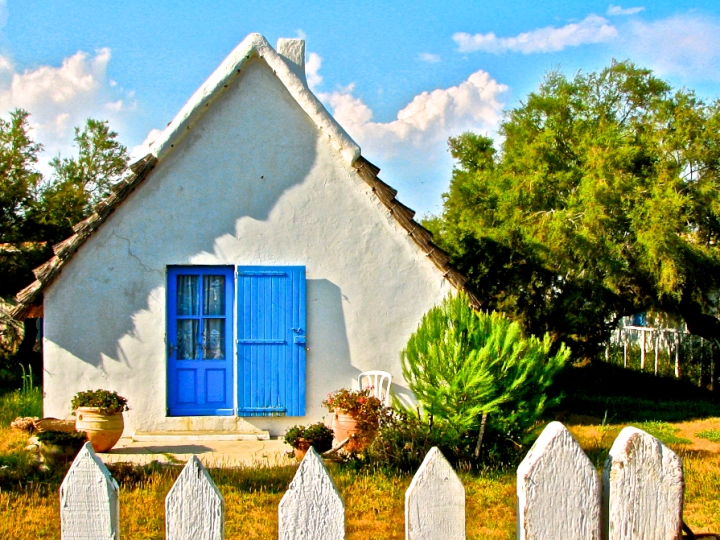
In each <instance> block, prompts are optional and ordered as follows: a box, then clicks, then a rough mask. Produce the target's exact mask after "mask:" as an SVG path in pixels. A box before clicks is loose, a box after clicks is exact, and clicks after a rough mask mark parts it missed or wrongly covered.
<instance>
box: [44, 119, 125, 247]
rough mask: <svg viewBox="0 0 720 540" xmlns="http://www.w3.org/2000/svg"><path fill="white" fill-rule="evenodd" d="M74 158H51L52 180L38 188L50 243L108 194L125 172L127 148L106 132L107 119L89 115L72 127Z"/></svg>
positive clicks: (66, 234) (62, 234)
mask: <svg viewBox="0 0 720 540" xmlns="http://www.w3.org/2000/svg"><path fill="white" fill-rule="evenodd" d="M75 144H76V146H77V148H78V155H77V157H75V158H61V157H60V156H58V157H56V158H54V159H53V160H52V161H51V162H50V165H51V167H52V168H53V170H54V174H53V178H52V180H51V181H50V182H49V183H48V184H47V185H46V186H45V188H44V189H43V190H42V193H41V197H40V205H41V211H40V215H39V220H40V221H41V222H42V223H43V224H44V225H45V226H46V235H47V236H48V237H49V238H51V239H52V241H53V242H57V241H59V240H62V239H63V238H64V237H66V236H68V235H69V234H70V231H71V227H72V225H74V224H75V223H77V222H79V221H81V220H83V219H84V218H85V217H87V216H88V215H89V214H90V212H91V211H92V207H93V206H94V205H95V204H96V203H97V202H99V201H100V200H102V199H103V198H105V197H106V196H107V195H109V193H110V187H111V186H112V185H113V184H115V183H116V182H118V181H119V180H121V179H122V177H123V176H124V175H125V173H126V171H127V166H128V161H129V159H130V158H129V156H128V153H127V148H125V147H124V146H123V145H122V144H120V143H119V142H118V140H117V133H116V132H114V131H110V127H109V125H108V122H107V121H101V120H93V119H92V118H89V119H88V120H87V122H86V124H85V127H84V128H83V129H82V130H81V129H80V128H75Z"/></svg>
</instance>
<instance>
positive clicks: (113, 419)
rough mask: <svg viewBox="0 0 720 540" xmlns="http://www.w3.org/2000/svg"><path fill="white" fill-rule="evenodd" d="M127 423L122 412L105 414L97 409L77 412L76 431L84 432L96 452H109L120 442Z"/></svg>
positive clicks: (89, 408) (82, 409)
mask: <svg viewBox="0 0 720 540" xmlns="http://www.w3.org/2000/svg"><path fill="white" fill-rule="evenodd" d="M124 428H125V422H124V421H123V414H122V413H121V412H119V413H115V414H103V413H101V412H100V409H98V408H97V407H78V408H77V409H76V410H75V429H76V430H78V431H84V432H85V433H86V434H87V438H88V441H90V443H91V444H92V446H93V450H95V451H96V452H107V451H108V450H110V449H111V448H112V447H113V446H115V443H117V442H118V441H119V440H120V437H121V436H122V433H123V429H124Z"/></svg>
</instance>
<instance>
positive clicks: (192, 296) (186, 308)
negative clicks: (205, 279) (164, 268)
mask: <svg viewBox="0 0 720 540" xmlns="http://www.w3.org/2000/svg"><path fill="white" fill-rule="evenodd" d="M177 314H178V315H197V314H198V276H178V277H177Z"/></svg>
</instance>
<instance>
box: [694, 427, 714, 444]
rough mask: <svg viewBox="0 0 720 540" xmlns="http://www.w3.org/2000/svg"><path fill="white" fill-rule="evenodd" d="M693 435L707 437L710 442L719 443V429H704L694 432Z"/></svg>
mask: <svg viewBox="0 0 720 540" xmlns="http://www.w3.org/2000/svg"><path fill="white" fill-rule="evenodd" d="M695 436H696V437H700V438H701V439H707V440H708V441H710V442H715V443H720V429H704V430H703V431H699V432H698V433H696V434H695Z"/></svg>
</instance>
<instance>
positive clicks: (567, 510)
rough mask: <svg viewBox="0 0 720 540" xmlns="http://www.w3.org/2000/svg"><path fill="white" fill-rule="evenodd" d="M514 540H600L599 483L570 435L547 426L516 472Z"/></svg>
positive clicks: (560, 427)
mask: <svg viewBox="0 0 720 540" xmlns="http://www.w3.org/2000/svg"><path fill="white" fill-rule="evenodd" d="M517 501H518V508H517V520H518V521H517V523H518V526H517V531H518V535H517V537H518V540H531V539H532V540H545V539H547V540H555V539H557V538H572V539H576V540H600V537H601V524H600V501H601V495H600V479H599V478H598V475H597V473H596V472H595V467H593V464H592V463H591V462H590V460H589V459H588V457H587V456H586V455H585V453H584V452H583V451H582V448H580V445H579V444H578V443H577V441H576V440H575V439H574V438H573V436H572V435H571V434H570V432H569V431H568V430H567V429H566V428H565V426H563V425H562V424H561V423H560V422H551V423H550V424H548V426H547V427H546V428H545V430H544V431H543V432H542V434H541V435H540V437H539V438H538V439H537V441H535V444H534V445H533V446H532V448H531V449H530V451H529V452H528V454H527V456H525V459H524V460H523V461H522V463H521V464H520V466H519V467H518V470H517Z"/></svg>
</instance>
